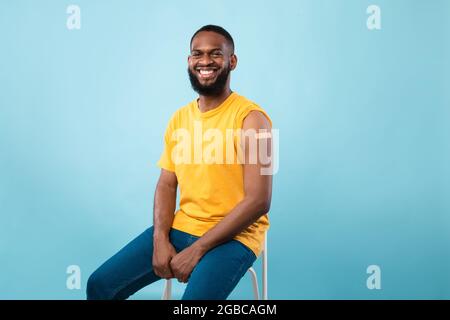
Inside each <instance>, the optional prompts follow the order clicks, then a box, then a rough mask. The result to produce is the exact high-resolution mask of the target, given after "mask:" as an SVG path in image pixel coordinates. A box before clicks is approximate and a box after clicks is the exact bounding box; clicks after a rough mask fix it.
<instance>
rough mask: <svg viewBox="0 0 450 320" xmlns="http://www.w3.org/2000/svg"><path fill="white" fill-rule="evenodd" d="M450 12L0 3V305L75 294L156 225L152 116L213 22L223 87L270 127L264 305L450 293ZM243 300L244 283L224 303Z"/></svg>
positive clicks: (184, 87)
mask: <svg viewBox="0 0 450 320" xmlns="http://www.w3.org/2000/svg"><path fill="white" fill-rule="evenodd" d="M70 4H76V5H78V6H79V7H80V9H81V29H80V30H69V29H67V27H66V20H67V18H68V16H69V15H68V14H67V13H66V9H67V6H68V5H70ZM371 4H376V5H378V6H379V7H380V8H381V27H382V28H381V30H369V29H368V28H367V26H366V20H367V18H368V17H369V15H368V14H367V13H366V9H367V7H368V6H369V5H371ZM449 20H450V3H449V2H448V1H445V0H440V1H439V0H435V1H426V0H420V1H419V0H414V1H413V0H411V1H405V0H397V1H387V0H377V1H376V2H375V1H374V2H372V1H365V0H340V1H334V0H333V1H331V0H330V1H325V0H321V1H317V0H316V1H313V0H310V1H306V0H305V1H236V0H227V1H195V2H188V1H181V0H180V1H106V0H105V1H101V0H96V1H92V0H91V1H87V0H79V1H74V2H69V1H56V0H54V1H49V0H47V1H43V0H41V1H31V0H30V1H2V2H1V3H0V217H1V220H0V298H2V299H84V298H85V287H86V281H87V279H88V276H89V274H90V273H91V272H92V271H94V270H95V268H97V267H98V266H99V265H100V264H101V263H102V262H103V261H105V259H107V258H109V257H110V256H111V255H112V254H114V253H115V252H116V251H117V250H118V249H120V248H121V247H122V246H123V245H125V244H126V243H127V242H128V241H130V240H131V239H133V238H134V237H135V236H137V235H138V234H139V233H141V232H142V231H143V230H144V229H145V228H147V227H148V226H150V225H151V224H152V206H153V193H154V190H155V184H156V180H157V177H158V175H159V168H158V167H157V166H156V161H157V160H158V158H159V156H160V153H161V151H162V136H163V133H164V129H165V126H166V124H167V121H168V120H169V117H170V116H171V114H172V113H173V112H174V111H175V110H176V109H178V108H179V107H181V106H183V105H184V104H186V103H187V102H189V101H191V100H192V99H194V98H195V93H194V92H193V91H192V90H191V88H190V85H189V80H188V77H187V72H186V68H187V55H188V54H189V39H190V37H191V35H192V34H193V32H194V31H195V30H196V29H198V28H199V27H201V26H202V25H204V24H209V23H213V24H218V25H222V26H223V27H225V28H226V29H228V30H229V31H230V33H231V34H232V35H233V36H234V38H235V43H236V54H237V56H238V58H239V63H238V67H237V69H236V70H235V71H234V72H233V73H232V89H233V90H235V91H237V92H238V93H240V94H242V95H244V96H246V97H248V98H250V99H252V100H254V101H256V102H257V103H259V104H260V105H261V106H262V107H263V108H264V109H266V110H267V111H268V113H269V114H270V115H271V117H272V119H273V122H274V127H275V128H277V129H279V132H280V168H279V172H278V174H277V175H276V176H275V180H274V190H273V201H272V208H271V212H270V213H269V217H270V221H271V229H270V231H269V298H272V299H349V298H356V299H393V298H402V299H417V298H424V299H432V298H436V299H442V298H446V299H449V298H450V272H449V270H450V249H449V244H450V196H449V191H450V182H449V181H450V165H449V163H450V152H449V149H450V143H449V141H450V129H449V127H450V126H449V118H450V111H449V108H450V94H449V88H450V79H449V74H450V64H449V60H450V58H449V56H450V50H449V42H450V40H449V39H450V24H449ZM259 263H260V261H259V260H258V261H257V262H256V270H257V272H260V264H259ZM69 265H78V266H79V267H80V268H81V279H82V286H81V289H80V290H76V289H75V290H69V289H67V288H66V279H67V277H68V274H67V273H66V268H67V267H68V266H69ZM369 265H378V266H380V268H381V285H382V288H381V290H369V289H368V288H367V286H366V279H367V278H368V276H369V275H368V274H367V273H366V269H367V267H368V266H369ZM162 286H163V282H162V281H160V282H157V283H154V284H152V285H150V286H148V287H147V288H145V289H143V290H142V291H140V292H139V293H138V294H136V295H135V296H133V298H134V299H158V298H160V295H161V292H162ZM184 287H185V285H182V284H178V283H177V282H176V281H175V288H174V297H175V298H179V297H181V295H182V292H183V290H184ZM251 298H252V288H251V282H250V277H249V276H248V275H246V276H245V277H244V278H243V280H242V281H241V283H240V284H239V285H238V287H237V288H236V290H235V291H234V292H233V294H232V295H231V296H230V299H251Z"/></svg>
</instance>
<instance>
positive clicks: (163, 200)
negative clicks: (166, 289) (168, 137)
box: [152, 169, 178, 279]
mask: <svg viewBox="0 0 450 320" xmlns="http://www.w3.org/2000/svg"><path fill="white" fill-rule="evenodd" d="M177 186H178V180H177V177H176V175H175V173H173V172H170V171H168V170H164V169H161V174H160V176H159V180H158V184H157V185H156V191H155V199H154V205H153V259H152V264H153V269H154V272H155V274H156V275H158V276H160V277H162V278H166V279H170V278H173V274H172V270H171V269H170V260H171V259H172V257H174V256H175V255H176V254H177V252H176V250H175V248H174V247H173V245H172V244H171V243H170V239H169V232H170V228H171V227H172V223H173V219H174V216H175V215H174V211H175V206H176V198H177Z"/></svg>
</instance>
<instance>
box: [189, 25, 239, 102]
mask: <svg viewBox="0 0 450 320" xmlns="http://www.w3.org/2000/svg"><path fill="white" fill-rule="evenodd" d="M236 62H237V59H236V56H235V55H234V54H233V52H232V48H231V47H230V45H229V44H228V42H227V40H226V39H225V37H223V36H222V35H220V34H218V33H215V32H211V31H202V32H199V33H198V34H197V35H196V36H195V37H194V39H193V40H192V45H191V55H190V56H189V57H188V65H189V66H188V73H189V79H190V81H191V85H192V88H193V89H194V90H195V91H196V92H197V93H198V94H200V95H204V96H214V95H218V94H220V93H221V92H222V91H223V90H224V88H225V86H226V85H227V82H228V78H229V74H230V71H231V70H233V69H234V68H235V67H236Z"/></svg>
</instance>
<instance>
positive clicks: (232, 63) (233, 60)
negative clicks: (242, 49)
mask: <svg viewBox="0 0 450 320" xmlns="http://www.w3.org/2000/svg"><path fill="white" fill-rule="evenodd" d="M237 62H238V58H237V56H236V55H235V54H234V53H233V54H232V55H231V57H230V67H231V70H234V69H236V66H237Z"/></svg>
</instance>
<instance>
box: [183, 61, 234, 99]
mask: <svg viewBox="0 0 450 320" xmlns="http://www.w3.org/2000/svg"><path fill="white" fill-rule="evenodd" d="M230 72H231V68H230V66H229V65H228V66H226V67H225V68H223V69H222V71H220V73H219V74H218V75H217V78H216V81H214V82H213V83H211V84H208V85H203V84H201V83H200V81H199V80H198V78H197V76H196V75H195V73H194V72H192V70H191V69H190V68H189V67H188V74H189V80H190V81H191V86H192V89H194V91H195V92H197V93H198V94H199V95H201V96H217V95H219V94H220V93H221V92H222V91H223V90H224V89H225V86H226V84H227V80H228V76H229V74H230Z"/></svg>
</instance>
